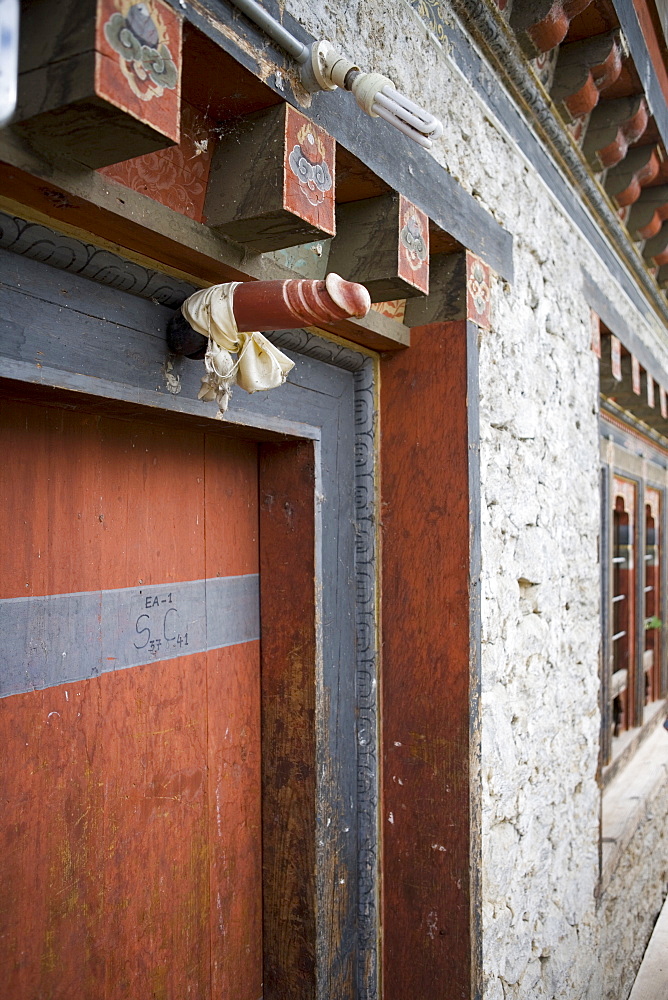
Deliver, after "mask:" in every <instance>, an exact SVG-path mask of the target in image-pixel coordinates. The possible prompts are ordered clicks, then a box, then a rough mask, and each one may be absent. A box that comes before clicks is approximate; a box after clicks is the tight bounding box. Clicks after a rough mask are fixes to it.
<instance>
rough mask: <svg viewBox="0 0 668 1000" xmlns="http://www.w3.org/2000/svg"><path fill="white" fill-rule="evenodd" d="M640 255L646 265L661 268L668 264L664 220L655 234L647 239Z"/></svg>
mask: <svg viewBox="0 0 668 1000" xmlns="http://www.w3.org/2000/svg"><path fill="white" fill-rule="evenodd" d="M642 255H643V257H644V259H645V263H646V264H647V265H648V267H658V268H661V267H662V266H663V265H664V264H668V224H666V223H665V222H664V224H663V225H662V226H661V229H660V230H659V232H658V233H657V234H656V236H653V237H652V238H651V239H649V240H647V243H645V246H644V247H643V252H642Z"/></svg>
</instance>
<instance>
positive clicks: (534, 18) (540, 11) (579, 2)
mask: <svg viewBox="0 0 668 1000" xmlns="http://www.w3.org/2000/svg"><path fill="white" fill-rule="evenodd" d="M590 3H591V0H532V2H526V0H525V2H520V3H517V2H516V3H514V4H513V9H512V12H511V15H510V26H511V28H512V29H513V31H514V32H515V34H516V35H517V39H518V41H519V43H520V45H521V46H522V48H523V49H524V51H525V53H526V54H527V55H528V56H529V57H530V58H531V59H533V58H535V57H536V56H538V55H540V54H541V52H549V50H550V49H553V48H554V47H555V45H558V44H559V43H560V42H561V41H563V39H564V38H565V37H566V34H567V32H568V28H569V25H570V23H571V21H572V20H573V18H574V17H577V15H578V14H581V13H582V11H583V10H584V9H585V8H586V7H588V6H589V4H590Z"/></svg>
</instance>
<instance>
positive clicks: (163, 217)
mask: <svg viewBox="0 0 668 1000" xmlns="http://www.w3.org/2000/svg"><path fill="white" fill-rule="evenodd" d="M0 208H1V209H2V210H3V211H5V212H9V213H12V214H15V215H19V216H21V217H22V218H25V217H26V216H27V217H28V218H30V219H31V220H33V221H37V222H41V223H43V224H45V225H47V226H53V227H54V228H56V229H60V230H61V231H62V232H65V233H67V234H69V235H72V236H75V237H78V238H82V239H84V240H85V241H87V242H89V241H90V240H91V238H93V239H95V240H96V241H98V242H99V244H100V246H103V247H107V248H108V249H111V250H112V251H115V252H118V250H119V248H121V249H122V251H123V252H124V253H125V254H126V255H127V254H129V255H130V256H131V258H132V259H134V260H138V261H139V262H140V263H142V264H146V265H147V266H149V267H153V268H156V267H157V269H158V270H165V271H166V272H167V273H168V274H172V275H174V276H176V277H179V278H185V279H186V280H187V281H191V282H192V283H193V284H194V285H196V286H198V287H203V286H205V285H208V284H217V283H219V282H221V281H247V280H248V279H249V278H250V279H253V280H258V279H264V280H269V279H284V278H301V277H302V275H301V274H299V273H296V272H295V271H292V270H290V269H288V268H286V267H282V266H281V265H280V264H278V263H277V262H276V261H275V260H273V259H272V258H270V257H267V256H264V255H262V254H259V253H255V252H253V251H250V250H246V249H244V248H243V247H241V246H239V245H238V244H235V243H232V242H230V241H229V240H227V239H226V238H225V237H223V236H221V235H219V234H218V233H215V232H213V231H212V230H211V229H209V228H208V227H207V226H205V225H203V224H202V223H199V222H196V221H195V220H193V219H189V218H187V217H185V216H183V215H181V214H180V213H179V212H175V211H174V210H173V209H170V208H167V207H166V206H164V205H161V204H159V203H158V202H155V201H153V200H152V199H151V198H148V197H146V196H145V195H142V194H139V193H138V192H136V191H131V190H129V189H128V188H126V187H123V186H122V185H121V184H118V183H115V182H114V181H111V180H109V179H108V178H105V177H102V176H100V175H99V174H97V173H94V172H90V171H81V170H77V169H76V168H74V167H72V166H71V164H68V163H67V162H65V161H57V162H50V161H48V160H46V159H45V158H44V157H42V156H39V155H37V154H35V152H34V150H32V149H30V147H29V146H28V145H27V144H25V143H22V142H21V141H20V140H17V137H16V136H15V135H12V134H11V132H10V130H8V129H5V130H4V132H2V133H0ZM320 326H321V328H322V329H326V330H327V331H328V332H330V333H335V334H338V336H341V337H344V338H346V339H348V340H350V341H352V342H353V343H356V344H361V345H363V346H365V347H369V348H371V349H373V350H396V349H397V348H403V347H407V346H408V345H409V343H410V331H409V330H408V328H407V327H406V326H404V324H403V323H400V322H399V321H398V320H394V319H390V318H389V317H387V316H382V315H381V314H380V313H377V312H374V311H370V312H369V313H367V315H366V316H365V317H364V319H349V320H345V319H342V320H338V321H337V322H336V323H334V324H326V323H324V322H323V323H321V324H320Z"/></svg>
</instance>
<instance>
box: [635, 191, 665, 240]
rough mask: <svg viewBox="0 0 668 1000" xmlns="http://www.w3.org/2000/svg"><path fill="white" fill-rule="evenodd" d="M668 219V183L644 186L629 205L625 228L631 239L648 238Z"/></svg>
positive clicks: (654, 234)
mask: <svg viewBox="0 0 668 1000" xmlns="http://www.w3.org/2000/svg"><path fill="white" fill-rule="evenodd" d="M666 219H668V184H660V185H659V186H658V187H651V188H646V189H645V190H644V191H643V193H642V194H641V196H640V198H639V199H638V201H636V203H635V204H634V205H632V206H631V211H630V212H629V217H628V221H627V223H626V225H627V229H628V231H629V233H630V234H631V239H632V240H649V239H651V237H652V236H656V234H657V233H658V232H659V230H660V229H661V226H662V225H663V222H664V221H665V220H666Z"/></svg>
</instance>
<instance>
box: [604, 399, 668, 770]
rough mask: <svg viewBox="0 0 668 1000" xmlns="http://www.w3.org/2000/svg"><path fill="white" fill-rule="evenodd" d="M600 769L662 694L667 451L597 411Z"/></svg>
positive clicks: (653, 713) (616, 760) (655, 709)
mask: <svg viewBox="0 0 668 1000" xmlns="http://www.w3.org/2000/svg"><path fill="white" fill-rule="evenodd" d="M601 426H602V432H603V436H602V451H601V455H602V459H603V510H602V517H603V525H602V528H603V530H602V535H601V537H602V560H601V565H602V584H603V586H602V593H603V607H602V620H603V642H602V650H603V656H602V676H601V716H602V732H601V765H602V768H603V780H604V783H605V782H606V780H607V778H608V775H609V776H610V777H611V776H612V774H613V773H615V772H616V771H617V770H618V767H619V765H620V764H622V763H623V761H624V760H625V759H627V758H628V756H629V755H630V754H631V753H633V752H634V748H635V747H637V744H638V741H639V740H640V739H642V738H643V735H644V730H645V728H646V727H647V726H649V724H650V723H651V722H652V721H654V722H656V721H658V719H659V715H660V710H661V706H662V699H663V698H664V697H665V694H666V653H667V650H666V642H665V637H664V631H665V630H664V621H665V620H666V589H667V588H666V584H665V582H664V574H665V571H666V565H665V564H666V560H665V556H664V538H665V527H664V518H665V516H666V504H665V491H666V488H668V448H666V447H664V443H663V442H662V441H659V440H658V437H657V436H655V437H654V438H650V437H649V436H646V435H645V434H643V432H642V429H641V428H640V427H639V426H638V425H637V424H636V425H627V423H626V420H622V419H621V414H620V415H619V416H617V415H615V416H613V415H612V414H609V413H606V412H605V411H604V412H603V413H602V424H601Z"/></svg>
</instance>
